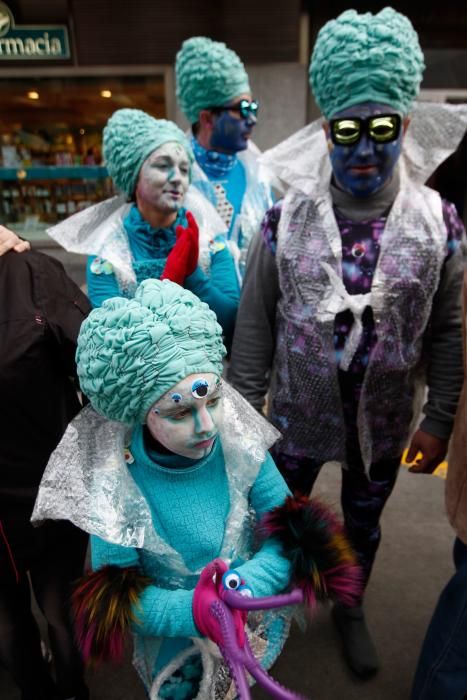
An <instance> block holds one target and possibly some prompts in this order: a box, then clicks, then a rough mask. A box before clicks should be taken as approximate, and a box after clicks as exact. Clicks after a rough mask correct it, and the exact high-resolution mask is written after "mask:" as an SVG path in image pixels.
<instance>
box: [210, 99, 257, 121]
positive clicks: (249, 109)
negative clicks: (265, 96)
mask: <svg viewBox="0 0 467 700" xmlns="http://www.w3.org/2000/svg"><path fill="white" fill-rule="evenodd" d="M209 109H210V111H211V112H240V115H241V116H242V117H243V119H248V118H249V117H255V118H256V116H257V114H258V109H259V104H258V102H257V101H256V100H251V102H250V100H240V102H237V103H236V104H234V105H226V106H225V107H210V108H209Z"/></svg>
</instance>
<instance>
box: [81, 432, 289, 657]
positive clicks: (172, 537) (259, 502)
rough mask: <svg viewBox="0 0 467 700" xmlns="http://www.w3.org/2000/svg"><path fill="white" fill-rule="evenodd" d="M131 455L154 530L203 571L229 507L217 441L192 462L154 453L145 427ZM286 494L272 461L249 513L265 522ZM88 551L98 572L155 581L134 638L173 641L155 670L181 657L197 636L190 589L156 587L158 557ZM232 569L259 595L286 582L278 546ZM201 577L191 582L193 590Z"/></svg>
mask: <svg viewBox="0 0 467 700" xmlns="http://www.w3.org/2000/svg"><path fill="white" fill-rule="evenodd" d="M130 451H131V454H132V456H133V458H134V463H133V464H132V465H131V466H129V469H130V473H131V475H132V477H133V479H134V480H135V482H136V484H137V485H138V487H139V489H140V490H141V492H142V493H143V495H144V497H145V499H146V501H147V503H148V505H149V507H150V510H151V513H152V524H153V526H154V529H155V530H156V532H157V533H158V534H159V535H160V536H161V537H162V538H163V540H164V541H165V542H166V543H168V544H169V545H170V546H171V547H172V548H173V549H175V550H176V551H177V552H178V553H179V554H181V556H182V558H183V560H184V562H185V564H186V566H187V567H188V568H189V569H190V570H191V571H193V572H195V571H199V570H200V569H201V568H202V567H204V566H205V565H206V564H208V563H209V562H210V561H211V560H212V559H214V558H215V557H216V556H218V555H219V553H220V550H221V546H222V543H223V539H224V534H225V528H226V522H227V518H228V514H229V511H230V509H231V507H232V504H231V503H230V496H229V484H228V478H227V474H226V470H225V462H224V455H223V451H222V445H221V444H220V440H219V438H218V439H217V440H216V443H215V444H214V447H213V449H212V451H211V453H210V454H209V455H208V456H207V457H205V458H204V459H201V460H195V461H191V460H185V459H184V458H180V457H178V456H176V455H159V454H157V453H152V452H150V451H149V450H148V449H147V447H146V446H145V442H144V434H143V428H142V427H141V426H140V427H137V428H136V429H135V431H134V433H133V438H132V442H131V446H130ZM288 493H289V491H288V489H287V486H286V484H285V482H284V480H283V479H282V476H281V475H280V474H279V472H278V470H277V468H276V466H275V464H274V462H273V460H272V459H271V457H270V456H269V455H268V457H267V458H266V460H265V461H264V463H263V465H262V466H261V468H260V471H259V473H258V476H257V478H256V481H255V483H254V484H253V486H252V488H251V491H250V494H249V502H250V505H251V507H252V508H253V509H254V511H255V513H256V515H257V517H258V518H260V517H261V516H262V515H263V514H264V513H265V512H267V511H269V510H271V509H272V508H274V507H275V506H277V505H279V504H281V503H283V501H284V499H285V497H286V495H288ZM91 546H92V566H93V568H94V569H98V568H100V567H102V566H105V565H106V564H115V565H117V566H121V567H127V566H139V567H140V569H141V570H142V571H143V572H144V573H145V574H146V575H148V576H150V577H151V578H152V580H153V581H154V585H152V586H149V587H148V588H147V589H146V590H145V591H144V593H143V594H142V596H141V599H140V607H138V608H137V610H136V614H137V616H138V618H139V623H138V624H137V625H136V627H135V632H136V633H137V634H141V635H148V636H154V637H166V638H171V639H170V640H166V642H165V643H164V644H163V645H162V647H161V651H160V654H159V658H158V662H157V667H156V669H155V671H157V670H159V668H161V666H162V665H164V664H165V663H167V662H168V661H169V660H170V658H171V657H172V656H174V655H175V654H176V653H177V652H178V651H179V650H180V648H181V646H182V645H183V640H184V639H185V640H186V638H188V637H193V636H199V632H198V631H197V628H196V626H195V623H194V621H193V615H192V599H193V590H192V588H191V589H188V588H178V589H175V590H169V589H168V588H164V587H163V586H161V585H158V579H159V580H160V577H161V575H164V574H163V573H162V572H161V570H160V565H158V564H157V562H156V559H155V557H154V555H152V554H151V552H148V551H146V550H144V549H132V548H127V547H123V546H120V545H115V544H110V543H109V542H106V541H104V540H102V539H100V538H98V537H95V536H93V537H92V538H91ZM232 567H235V568H236V569H237V571H239V572H240V574H241V576H242V577H243V578H244V579H245V581H246V583H247V584H248V585H249V586H250V588H251V589H252V590H253V593H254V595H255V596H263V595H273V594H276V593H279V592H280V591H282V590H283V589H284V588H285V587H286V586H287V584H288V583H289V577H290V565H289V562H288V560H286V559H285V558H284V557H283V556H282V555H281V554H280V550H279V546H278V545H277V544H276V543H273V542H266V543H264V544H263V545H262V547H261V548H260V549H259V550H258V551H257V552H256V553H255V554H254V556H252V558H251V559H250V560H249V561H245V562H243V561H234V562H232ZM197 578H198V576H197V575H196V576H195V575H194V576H193V580H192V587H194V585H196V581H197Z"/></svg>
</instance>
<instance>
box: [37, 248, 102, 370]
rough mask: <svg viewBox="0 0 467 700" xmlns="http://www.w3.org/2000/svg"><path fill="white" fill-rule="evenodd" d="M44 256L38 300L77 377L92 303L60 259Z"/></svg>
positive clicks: (61, 354)
mask: <svg viewBox="0 0 467 700" xmlns="http://www.w3.org/2000/svg"><path fill="white" fill-rule="evenodd" d="M41 258H42V260H41V264H40V265H38V266H37V267H36V274H37V285H36V297H37V299H36V302H37V304H38V306H39V308H40V309H41V310H42V312H43V314H44V316H45V319H46V322H47V325H48V328H49V330H50V332H51V334H52V338H53V340H54V341H55V344H56V347H57V350H58V356H59V358H60V362H61V364H62V366H63V369H64V371H65V373H66V374H67V375H68V376H70V377H76V364H75V354H76V345H77V340H78V334H79V329H80V327H81V324H82V322H83V320H84V319H85V318H86V316H87V315H88V313H89V312H90V310H91V305H90V302H89V300H88V298H87V297H86V296H85V294H84V293H83V292H82V291H81V289H80V288H79V287H78V285H76V284H75V283H74V282H73V281H72V280H71V279H70V278H69V277H68V275H67V274H66V272H65V270H64V268H63V265H62V264H61V263H60V262H59V261H58V260H56V259H55V258H52V257H49V256H45V255H44V256H41Z"/></svg>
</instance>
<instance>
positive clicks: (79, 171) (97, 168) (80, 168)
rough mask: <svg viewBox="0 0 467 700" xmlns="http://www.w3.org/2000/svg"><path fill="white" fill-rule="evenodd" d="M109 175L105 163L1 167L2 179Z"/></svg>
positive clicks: (99, 177) (57, 178) (99, 178)
mask: <svg viewBox="0 0 467 700" xmlns="http://www.w3.org/2000/svg"><path fill="white" fill-rule="evenodd" d="M106 177H108V173H107V168H106V167H105V166H103V165H67V166H60V165H40V166H32V167H26V168H23V167H19V168H1V167H0V180H8V181H17V182H25V181H26V182H27V181H30V180H60V179H67V180H101V179H102V178H106Z"/></svg>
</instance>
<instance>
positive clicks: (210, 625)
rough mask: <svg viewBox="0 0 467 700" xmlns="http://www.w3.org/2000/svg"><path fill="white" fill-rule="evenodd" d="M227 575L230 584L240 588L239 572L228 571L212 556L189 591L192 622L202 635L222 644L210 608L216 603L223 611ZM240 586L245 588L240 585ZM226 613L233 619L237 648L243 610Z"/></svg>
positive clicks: (242, 637)
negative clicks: (193, 588)
mask: <svg viewBox="0 0 467 700" xmlns="http://www.w3.org/2000/svg"><path fill="white" fill-rule="evenodd" d="M230 578H232V579H235V580H233V581H232V583H233V584H234V585H235V587H236V589H237V590H238V587H242V584H243V583H244V582H242V581H240V576H239V574H238V573H237V572H236V571H235V570H230V569H229V568H228V566H227V564H226V563H225V561H223V560H222V559H214V560H213V561H212V562H210V563H209V564H207V565H206V566H205V567H204V569H203V570H202V572H201V574H200V576H199V580H198V583H197V584H196V587H195V590H194V593H193V619H194V621H195V625H196V626H197V628H198V629H199V631H200V632H201V634H202V635H204V636H205V637H207V638H208V639H210V640H211V641H213V642H215V643H216V644H218V645H223V644H224V642H225V640H224V636H223V633H222V630H221V626H220V624H219V622H218V620H217V619H216V616H215V614H214V608H215V607H216V606H217V609H218V610H219V608H222V607H224V610H227V607H226V606H225V605H224V603H223V601H224V598H225V594H226V592H227V591H228V590H232V588H231V585H230V583H229V582H230ZM243 588H245V586H244V585H243ZM229 614H230V615H231V617H232V619H233V623H234V627H235V634H236V637H237V642H238V644H239V645H240V647H243V644H244V642H245V623H246V616H247V613H246V611H241V610H234V609H232V608H230V610H229Z"/></svg>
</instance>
